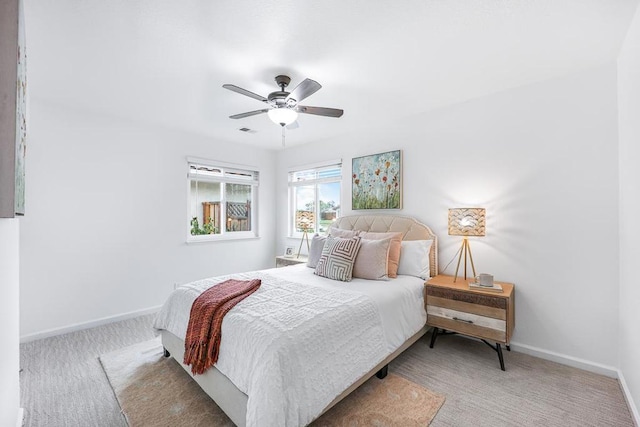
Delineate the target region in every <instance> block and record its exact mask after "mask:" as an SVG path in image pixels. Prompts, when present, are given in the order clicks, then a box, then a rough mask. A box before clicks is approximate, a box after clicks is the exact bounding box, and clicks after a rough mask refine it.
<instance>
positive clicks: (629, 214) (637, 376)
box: [618, 8, 640, 422]
mask: <svg viewBox="0 0 640 427" xmlns="http://www.w3.org/2000/svg"><path fill="white" fill-rule="evenodd" d="M618 102H619V104H618V108H619V117H620V128H619V129H620V130H619V132H620V329H619V334H620V371H621V372H622V376H623V378H624V382H625V383H626V386H627V387H628V389H629V391H630V394H631V395H632V399H633V405H634V406H635V408H634V410H635V417H636V421H638V422H640V415H639V414H638V408H640V363H639V361H640V334H639V333H638V325H640V310H638V308H639V307H640V286H639V285H638V279H637V277H638V260H640V248H639V247H638V242H639V241H640V223H639V222H638V213H639V212H640V169H639V168H638V164H640V8H638V10H637V11H636V14H635V18H634V19H633V22H632V24H631V27H630V29H629V33H628V34H627V38H626V40H625V42H624V44H623V46H622V49H621V51H620V57H619V59H618Z"/></svg>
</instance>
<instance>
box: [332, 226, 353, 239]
mask: <svg viewBox="0 0 640 427" xmlns="http://www.w3.org/2000/svg"><path fill="white" fill-rule="evenodd" d="M359 233H360V230H343V229H341V228H334V227H330V228H329V231H328V232H327V234H329V236H333V237H342V238H343V239H348V238H349V237H354V236H357V235H358V234H359Z"/></svg>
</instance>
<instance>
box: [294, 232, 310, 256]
mask: <svg viewBox="0 0 640 427" xmlns="http://www.w3.org/2000/svg"><path fill="white" fill-rule="evenodd" d="M305 240H306V241H307V253H309V234H308V233H307V230H306V229H305V230H304V231H303V232H302V239H300V247H299V248H298V253H297V255H296V258H300V250H301V249H302V243H303V242H304V241H305Z"/></svg>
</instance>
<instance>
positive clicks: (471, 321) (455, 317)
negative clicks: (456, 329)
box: [453, 317, 473, 324]
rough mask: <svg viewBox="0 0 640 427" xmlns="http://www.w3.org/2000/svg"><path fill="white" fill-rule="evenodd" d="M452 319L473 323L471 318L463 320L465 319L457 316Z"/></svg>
mask: <svg viewBox="0 0 640 427" xmlns="http://www.w3.org/2000/svg"><path fill="white" fill-rule="evenodd" d="M453 320H457V321H459V322H466V323H471V324H473V320H465V319H459V318H457V317H454V318H453Z"/></svg>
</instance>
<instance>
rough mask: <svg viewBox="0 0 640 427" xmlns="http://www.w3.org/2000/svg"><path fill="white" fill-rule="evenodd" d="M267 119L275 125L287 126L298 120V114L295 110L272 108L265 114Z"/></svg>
mask: <svg viewBox="0 0 640 427" xmlns="http://www.w3.org/2000/svg"><path fill="white" fill-rule="evenodd" d="M267 115H268V116H269V119H271V121H272V122H273V123H275V124H277V125H281V126H287V125H290V124H291V123H293V122H295V121H296V120H297V118H298V113H297V112H296V111H295V110H291V109H289V108H286V107H285V108H273V109H271V110H269V111H268V112H267Z"/></svg>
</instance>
